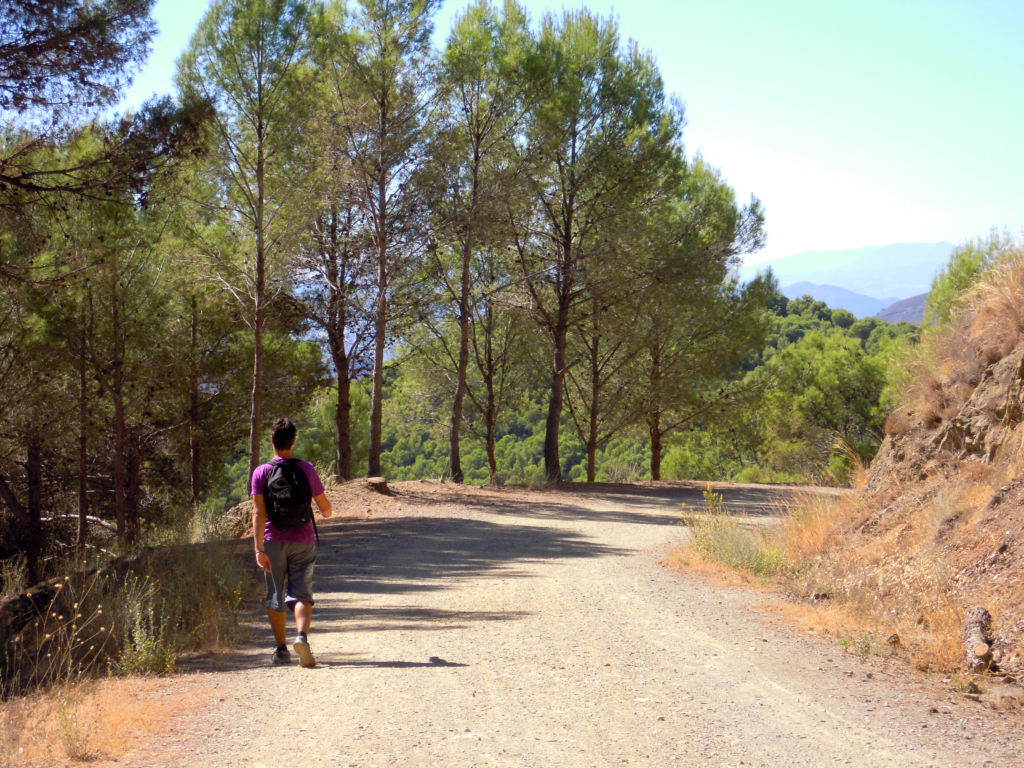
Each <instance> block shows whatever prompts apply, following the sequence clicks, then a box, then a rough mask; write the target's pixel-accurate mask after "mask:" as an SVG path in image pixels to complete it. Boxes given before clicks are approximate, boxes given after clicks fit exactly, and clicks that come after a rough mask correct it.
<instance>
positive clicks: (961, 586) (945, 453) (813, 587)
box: [676, 235, 1024, 672]
mask: <svg viewBox="0 0 1024 768" xmlns="http://www.w3.org/2000/svg"><path fill="white" fill-rule="evenodd" d="M928 307H929V312H930V317H931V324H929V325H927V326H926V327H925V328H924V329H923V331H922V333H921V340H920V343H919V344H917V345H914V346H907V347H905V348H904V351H903V353H902V354H901V355H898V356H890V357H889V359H888V362H889V365H888V368H887V370H886V371H885V377H886V387H888V391H891V392H894V393H899V395H898V396H896V395H895V394H893V395H892V397H893V400H892V403H891V405H890V406H889V407H888V408H887V409H885V410H887V411H888V415H887V418H886V420H885V432H886V434H887V435H888V439H887V440H886V442H885V444H884V445H883V446H882V452H881V453H880V454H879V455H878V456H877V457H876V458H875V460H874V462H873V463H872V464H871V466H870V467H869V468H865V466H864V465H863V464H861V463H860V461H859V457H858V456H855V455H852V454H848V456H849V459H848V460H849V462H850V464H851V466H852V467H853V483H852V486H853V488H852V492H849V493H845V494H842V495H838V496H828V495H821V494H814V493H810V492H808V493H807V494H806V495H805V496H804V498H803V499H802V500H801V501H800V502H799V503H797V504H796V505H795V506H794V507H793V508H792V509H789V510H785V511H784V513H781V512H782V511H780V513H781V514H780V517H779V520H778V524H777V525H773V526H753V525H749V524H746V523H745V522H743V523H741V522H740V521H739V520H736V519H734V518H730V517H729V515H728V514H726V513H723V512H722V506H721V500H720V498H718V496H717V495H716V494H714V493H712V492H711V490H710V488H709V491H708V493H706V494H705V498H706V504H705V508H704V509H702V510H684V511H683V514H684V516H685V518H684V522H685V523H686V524H687V525H688V526H690V530H691V536H692V538H691V543H690V545H689V548H688V550H687V551H684V552H681V553H677V555H676V559H677V561H678V562H680V563H681V564H686V563H691V561H692V562H694V563H696V562H700V561H707V562H710V563H716V564H720V565H722V566H725V567H727V568H730V569H734V570H737V571H741V572H744V573H747V574H749V575H750V576H751V577H752V578H761V579H764V580H766V582H767V583H774V584H777V585H778V587H779V588H780V589H783V590H785V591H788V592H790V593H791V594H793V595H795V596H796V597H797V602H796V603H794V604H793V605H791V606H789V607H787V608H786V610H787V611H788V612H789V613H791V614H792V615H794V616H796V617H797V618H800V619H801V620H803V621H805V622H807V623H808V624H809V625H810V626H811V627H813V628H815V629H816V630H818V631H824V632H827V633H829V634H831V635H832V636H834V637H835V638H836V639H837V640H838V641H839V642H840V644H841V645H842V646H843V647H844V648H847V649H849V650H851V651H854V652H857V653H864V654H879V653H884V654H892V653H897V654H901V655H904V656H906V657H908V658H910V659H911V660H912V661H913V663H914V664H915V665H916V666H917V667H918V668H919V669H922V670H934V671H942V672H956V671H958V670H959V671H961V672H962V670H963V663H964V662H963V659H964V649H963V641H962V636H961V633H962V630H963V625H964V615H965V612H966V611H967V610H968V609H970V608H972V607H974V606H981V607H984V608H985V609H986V610H988V611H989V612H990V613H991V614H992V615H993V616H994V617H995V629H994V636H993V645H994V647H997V648H998V650H999V666H1000V667H1001V668H1003V669H1011V670H1012V669H1015V668H1016V667H1017V666H1019V664H1020V659H1021V653H1022V651H1024V646H1022V644H1021V639H1022V636H1021V631H1020V629H1021V627H1020V624H1021V617H1022V615H1024V592H1022V591H1021V586H1020V580H1019V577H1018V571H1017V568H1018V567H1019V563H1020V556H1019V554H1017V549H1016V546H1017V545H1016V542H1017V541H1018V538H1017V537H1018V536H1019V534H1020V532H1021V531H1024V527H1022V523H1024V510H1022V499H1021V496H1020V495H1019V493H1018V488H1019V480H1018V476H1019V473H1020V462H1021V454H1020V445H1021V442H1020V440H1021V438H1020V431H1019V429H1018V424H1019V423H1020V421H1021V415H1020V413H1019V411H1018V410H1015V409H1016V408H1019V406H1016V405H1013V404H1014V403H1016V402H1017V397H1018V395H1017V394H1015V393H1016V392H1018V387H1019V384H1018V379H1017V371H1018V369H1019V360H1020V356H1021V354H1024V348H1022V347H1021V345H1020V342H1021V332H1022V331H1024V250H1022V249H1021V246H1020V244H1019V243H1018V242H1017V241H1015V240H1014V239H1013V238H1009V237H1006V236H995V235H993V236H991V237H989V238H987V239H984V240H979V241H977V242H974V243H968V244H966V245H965V246H963V247H961V248H959V249H957V250H956V251H955V252H954V254H953V255H952V257H951V260H950V264H949V266H948V267H947V269H946V270H945V271H944V272H943V273H941V274H940V275H938V276H937V277H936V279H935V281H934V284H933V290H932V293H931V294H929V296H928ZM897 343H900V344H904V343H906V342H904V341H902V340H897ZM884 412H885V411H884V410H883V411H880V413H884Z"/></svg>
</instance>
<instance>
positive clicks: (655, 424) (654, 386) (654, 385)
mask: <svg viewBox="0 0 1024 768" xmlns="http://www.w3.org/2000/svg"><path fill="white" fill-rule="evenodd" d="M648 396H649V397H650V402H651V404H652V405H651V408H650V410H649V411H648V413H647V428H648V430H649V431H650V435H651V480H661V438H662V431H661V402H662V399H661V353H660V351H656V352H652V356H651V380H650V392H648Z"/></svg>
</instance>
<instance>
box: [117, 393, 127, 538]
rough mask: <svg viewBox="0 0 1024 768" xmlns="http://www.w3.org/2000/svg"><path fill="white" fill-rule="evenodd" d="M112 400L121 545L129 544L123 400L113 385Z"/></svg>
mask: <svg viewBox="0 0 1024 768" xmlns="http://www.w3.org/2000/svg"><path fill="white" fill-rule="evenodd" d="M114 386H115V391H114V393H113V400H114V516H115V518H116V519H117V540H118V541H119V542H120V543H121V544H122V545H127V544H129V543H130V542H129V539H128V527H127V522H128V521H127V518H126V510H125V497H124V487H125V479H124V472H125V466H124V465H125V458H124V451H125V434H124V432H125V426H124V399H123V398H122V397H121V394H120V389H119V388H118V387H117V384H116V383H115V385H114Z"/></svg>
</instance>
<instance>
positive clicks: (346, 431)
mask: <svg viewBox="0 0 1024 768" xmlns="http://www.w3.org/2000/svg"><path fill="white" fill-rule="evenodd" d="M343 370H344V373H340V372H339V374H338V407H337V408H336V409H335V411H334V428H335V430H337V433H338V456H337V459H336V463H337V472H338V477H339V478H341V479H342V480H351V479H352V381H351V379H350V378H349V375H348V365H347V364H346V366H345V368H344V369H343Z"/></svg>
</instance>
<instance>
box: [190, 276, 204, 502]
mask: <svg viewBox="0 0 1024 768" xmlns="http://www.w3.org/2000/svg"><path fill="white" fill-rule="evenodd" d="M191 299H192V365H191V370H190V371H189V373H190V376H189V393H188V394H189V402H188V449H189V467H190V470H191V477H192V506H195V505H197V504H198V503H199V494H200V491H201V490H202V474H201V471H202V470H201V466H200V463H199V462H200V456H199V309H198V304H197V302H196V297H195V295H193V296H192V297H191Z"/></svg>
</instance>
